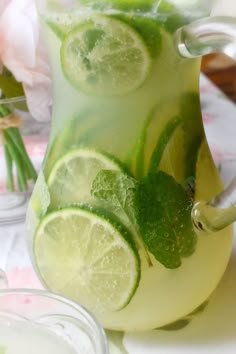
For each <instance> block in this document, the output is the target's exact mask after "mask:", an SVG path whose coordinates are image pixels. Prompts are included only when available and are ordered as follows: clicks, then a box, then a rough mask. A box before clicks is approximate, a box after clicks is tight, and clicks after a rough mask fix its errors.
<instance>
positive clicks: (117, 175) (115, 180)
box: [91, 170, 138, 224]
mask: <svg viewBox="0 0 236 354" xmlns="http://www.w3.org/2000/svg"><path fill="white" fill-rule="evenodd" d="M137 185H138V182H137V181H136V180H135V179H134V178H133V177H131V176H129V175H128V174H126V173H124V172H120V171H113V170H101V171H100V172H99V173H98V174H97V176H96V177H95V179H94V181H93V184H92V190H91V194H92V195H93V196H94V197H96V198H98V199H100V200H102V201H105V202H109V204H110V206H111V207H113V208H115V209H116V210H120V209H122V210H123V211H124V212H125V213H126V215H127V216H128V217H129V219H130V221H131V222H132V223H133V224H135V223H136V222H135V213H134V210H135V205H134V202H135V192H136V189H137Z"/></svg>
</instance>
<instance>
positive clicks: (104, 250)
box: [34, 206, 140, 311]
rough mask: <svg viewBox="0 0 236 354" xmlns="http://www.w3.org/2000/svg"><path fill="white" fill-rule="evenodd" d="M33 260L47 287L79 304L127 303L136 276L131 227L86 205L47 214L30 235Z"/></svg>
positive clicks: (119, 305) (114, 306) (110, 305)
mask: <svg viewBox="0 0 236 354" xmlns="http://www.w3.org/2000/svg"><path fill="white" fill-rule="evenodd" d="M34 254H35V259H36V264H37V267H38V270H39V272H40V275H41V277H42V279H43V280H44V282H45V284H46V286H47V287H48V288H49V289H50V290H52V291H53V292H56V293H59V294H62V295H64V296H66V297H69V298H71V299H73V300H75V301H78V302H80V303H82V304H83V305H84V306H86V307H88V308H89V309H90V310H92V311H95V308H96V307H99V308H100V309H101V308H103V309H107V310H111V311H116V310H120V309H122V308H123V307H125V306H126V305H127V304H128V303H129V301H130V300H131V298H132V297H133V295H134V293H135V291H136V289H137V286H138V283H139V279H140V260H139V256H138V252H137V250H136V247H135V245H134V242H133V240H132V235H131V234H130V232H129V231H128V230H127V229H126V228H125V227H124V226H123V225H122V224H121V223H120V222H118V221H116V220H112V219H111V218H110V217H109V218H108V217H105V216H104V215H102V214H101V213H99V212H98V211H96V210H94V209H91V208H86V207H82V206H81V207H69V208H64V209H62V210H58V211H54V212H52V213H49V214H48V215H47V216H46V217H45V218H44V219H43V221H42V222H41V224H40V225H39V227H38V229H37V231H36V236H35V240H34Z"/></svg>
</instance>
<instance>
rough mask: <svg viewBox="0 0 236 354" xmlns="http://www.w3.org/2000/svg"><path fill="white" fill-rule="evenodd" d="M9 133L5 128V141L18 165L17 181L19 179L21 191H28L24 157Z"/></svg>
mask: <svg viewBox="0 0 236 354" xmlns="http://www.w3.org/2000/svg"><path fill="white" fill-rule="evenodd" d="M8 133H9V132H8V129H5V130H4V138H5V143H6V145H7V147H8V149H9V152H10V155H11V158H12V160H13V161H14V163H15V166H16V172H17V181H18V185H19V189H20V190H21V191H24V192H26V191H27V190H28V186H27V179H26V175H25V172H24V166H23V163H22V159H21V157H20V155H19V152H18V151H17V149H16V148H15V146H14V143H13V142H12V140H11V137H10V136H9V134H8Z"/></svg>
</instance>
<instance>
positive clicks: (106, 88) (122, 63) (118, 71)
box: [61, 15, 152, 96]
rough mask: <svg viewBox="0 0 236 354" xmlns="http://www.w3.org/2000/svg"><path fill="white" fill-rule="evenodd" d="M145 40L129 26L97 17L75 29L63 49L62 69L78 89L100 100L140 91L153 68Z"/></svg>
mask: <svg viewBox="0 0 236 354" xmlns="http://www.w3.org/2000/svg"><path fill="white" fill-rule="evenodd" d="M151 63H152V60H151V56H150V54H149V50H148V48H147V46H146V44H145V42H144V41H143V39H142V37H141V36H140V35H139V33H138V32H136V31H135V30H134V29H133V28H132V27H130V26H129V25H127V24H126V23H124V22H122V21H120V20H117V19H114V18H111V17H107V16H103V15H97V16H94V17H93V18H91V19H90V20H88V21H86V22H84V23H82V24H80V25H78V26H77V27H75V28H74V29H73V30H72V31H71V32H70V33H69V34H68V35H67V36H66V37H65V39H64V41H63V42H62V46H61V66H62V70H63V73H64V75H65V77H66V78H67V80H68V81H69V82H70V83H71V84H72V85H73V86H74V87H75V88H77V89H79V90H82V91H84V92H86V93H89V94H92V95H98V96H116V95H124V94H126V93H129V92H132V91H134V90H136V89H138V88H139V87H141V86H142V85H143V83H144V81H145V80H146V78H147V77H148V75H149V73H150V68H151Z"/></svg>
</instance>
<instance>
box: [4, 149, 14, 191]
mask: <svg viewBox="0 0 236 354" xmlns="http://www.w3.org/2000/svg"><path fill="white" fill-rule="evenodd" d="M4 155H5V161H6V167H7V189H8V190H9V191H10V192H13V191H14V179H13V172H12V168H13V161H12V157H11V154H10V152H9V149H8V146H7V145H6V144H4Z"/></svg>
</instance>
